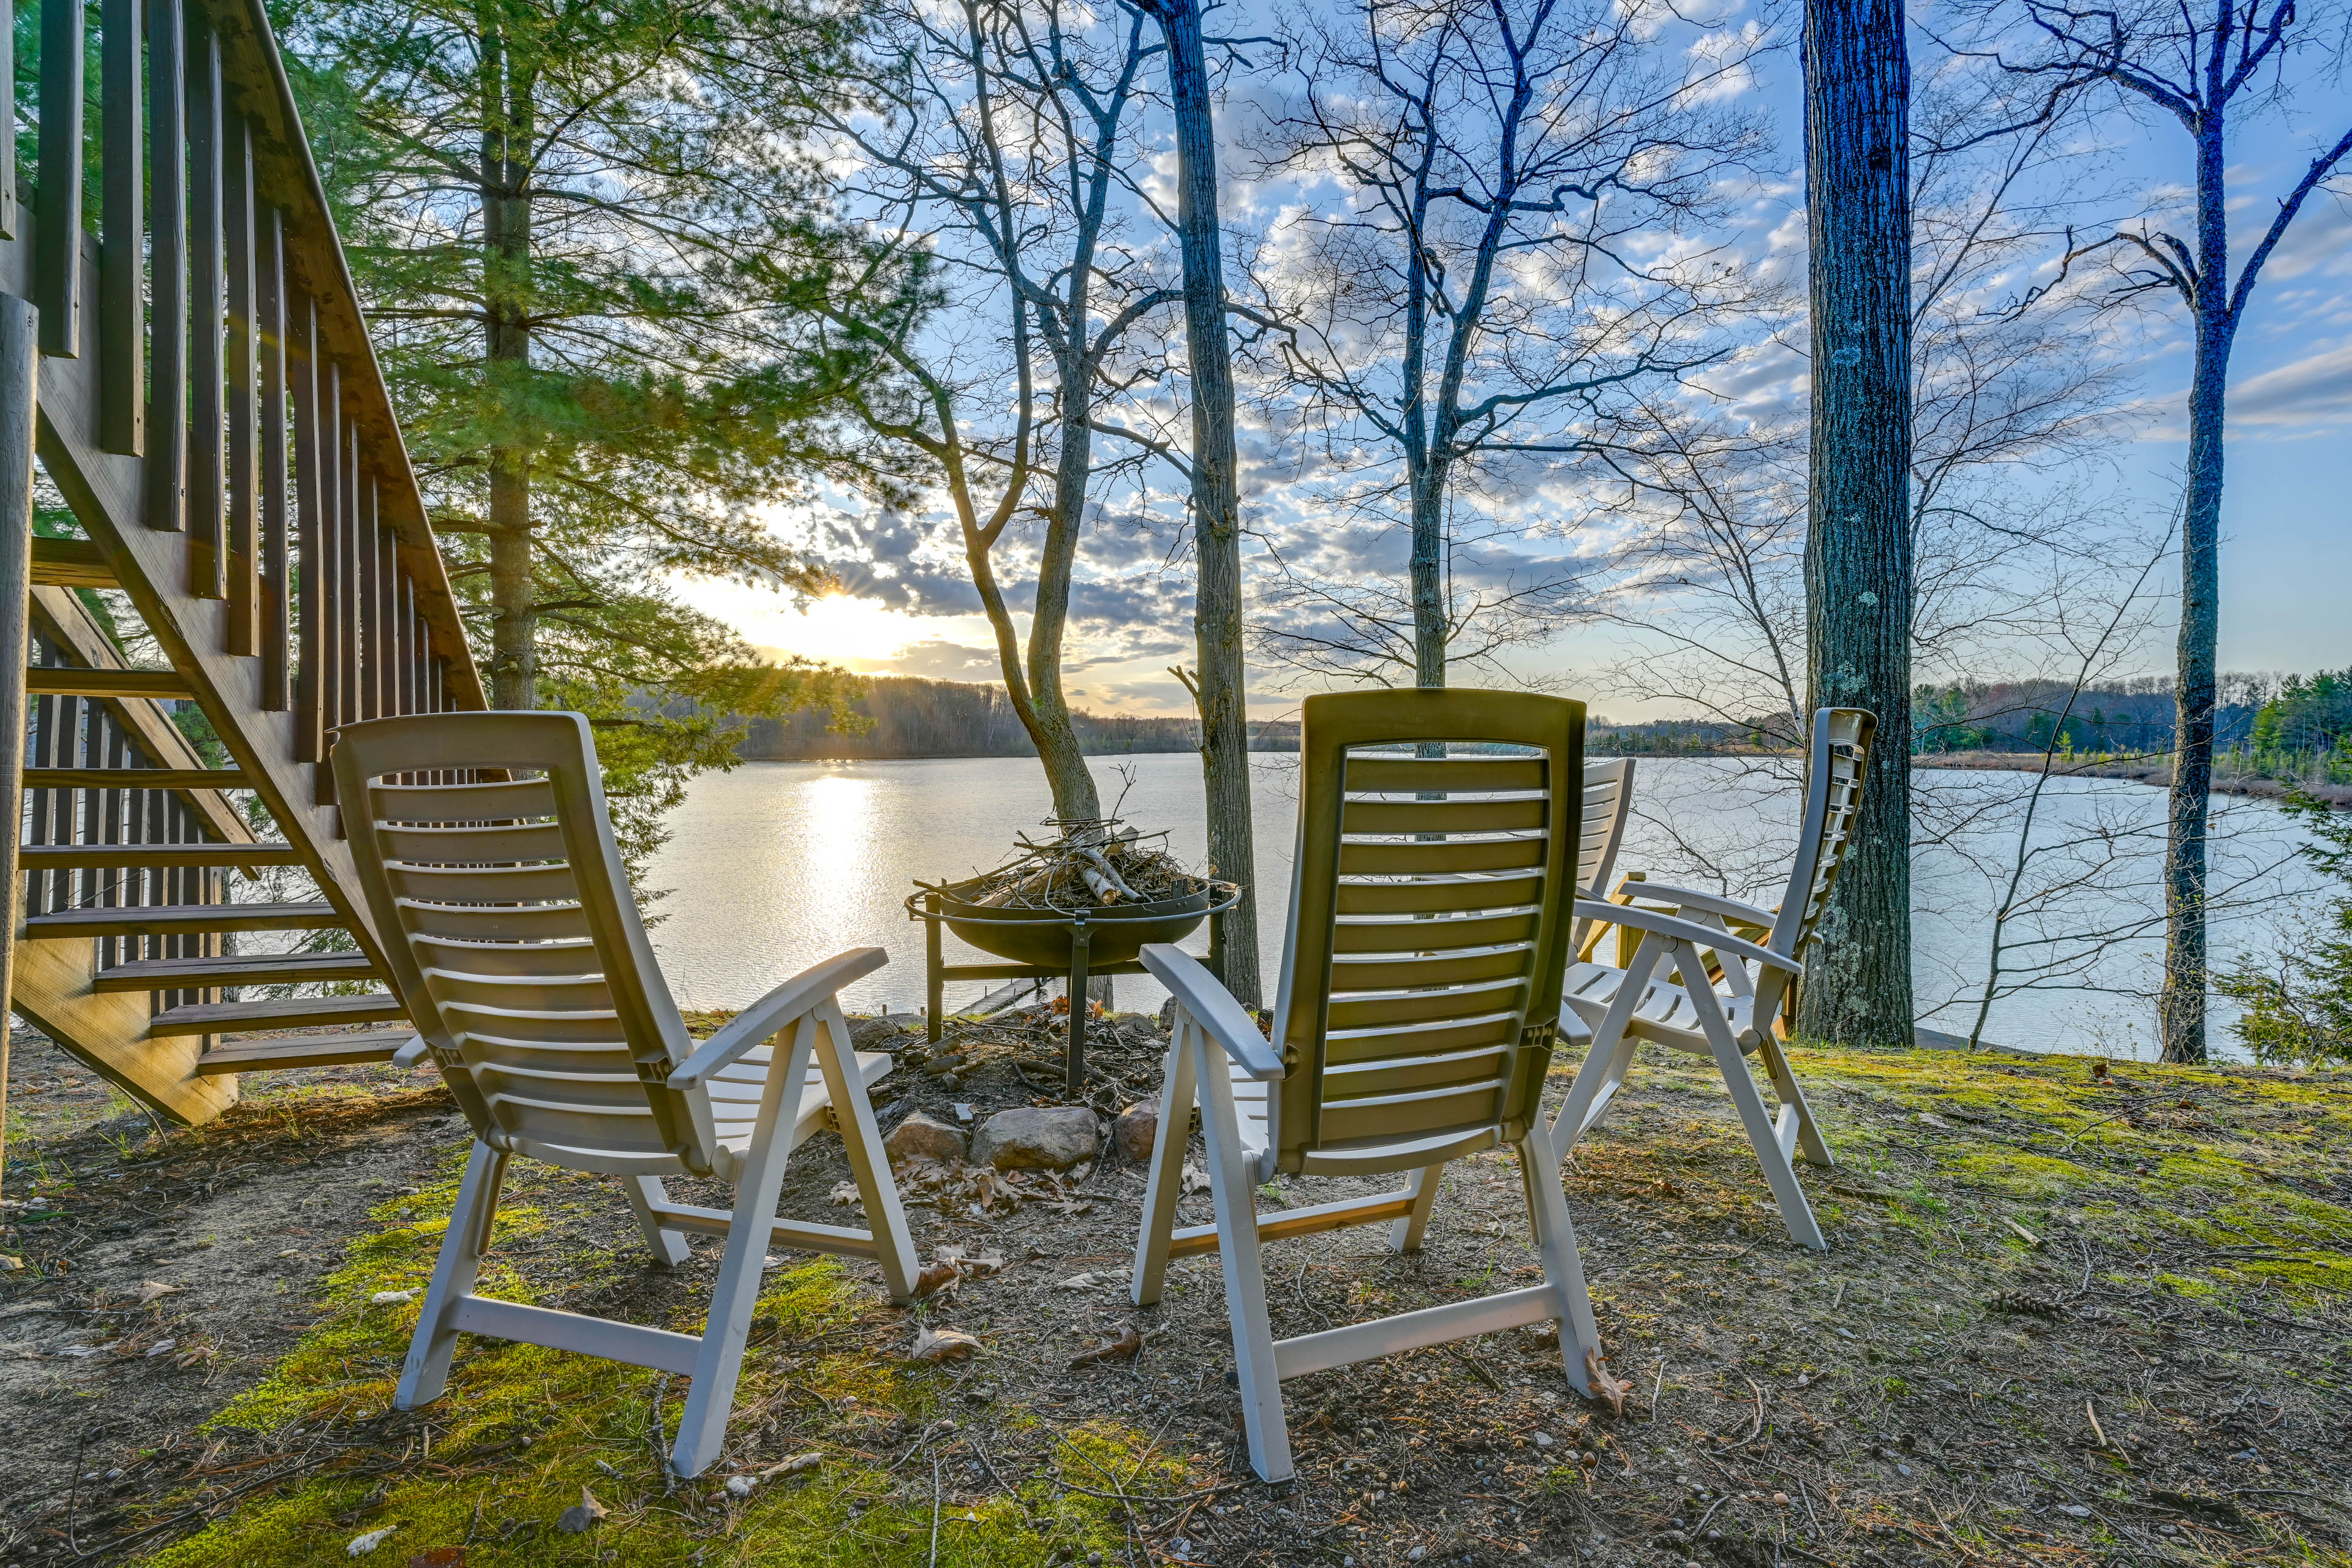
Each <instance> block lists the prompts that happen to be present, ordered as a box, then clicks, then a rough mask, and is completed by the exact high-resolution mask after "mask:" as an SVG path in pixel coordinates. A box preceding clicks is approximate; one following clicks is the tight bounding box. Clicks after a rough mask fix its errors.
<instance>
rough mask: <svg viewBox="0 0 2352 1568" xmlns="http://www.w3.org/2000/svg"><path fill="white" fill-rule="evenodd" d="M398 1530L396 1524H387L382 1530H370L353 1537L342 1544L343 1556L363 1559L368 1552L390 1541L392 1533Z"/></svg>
mask: <svg viewBox="0 0 2352 1568" xmlns="http://www.w3.org/2000/svg"><path fill="white" fill-rule="evenodd" d="M399 1528H400V1526H398V1525H396V1524H387V1525H385V1526H384V1527H383V1529H382V1530H371V1531H368V1532H367V1533H366V1534H365V1535H354V1536H352V1538H351V1539H350V1540H349V1541H347V1542H343V1555H344V1556H346V1557H365V1556H366V1555H367V1554H368V1553H369V1552H373V1551H374V1550H375V1549H376V1548H377V1547H379V1546H382V1545H383V1543H384V1542H387V1541H389V1540H391V1539H392V1532H393V1531H395V1530H398V1529H399Z"/></svg>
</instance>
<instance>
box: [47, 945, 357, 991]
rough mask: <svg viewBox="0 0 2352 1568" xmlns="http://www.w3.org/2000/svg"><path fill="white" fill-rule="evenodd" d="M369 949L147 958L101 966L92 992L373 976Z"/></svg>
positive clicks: (92, 981) (179, 988)
mask: <svg viewBox="0 0 2352 1568" xmlns="http://www.w3.org/2000/svg"><path fill="white" fill-rule="evenodd" d="M375 977H376V973H375V964H374V963H373V961H372V960H371V959H370V958H369V957H368V955H367V954H366V953H364V952H250V953H231V954H229V955H227V956H226V957H223V958H142V959H138V960H135V961H133V962H132V963H118V964H116V965H115V966H114V967H113V968H111V969H101V970H100V971H99V972H98V973H97V975H96V977H95V978H93V979H92V980H91V981H90V985H89V988H90V989H91V990H92V991H194V990H200V989H203V988H204V987H206V986H212V985H286V984H293V983H294V982H297V981H305V980H373V979H374V978H375Z"/></svg>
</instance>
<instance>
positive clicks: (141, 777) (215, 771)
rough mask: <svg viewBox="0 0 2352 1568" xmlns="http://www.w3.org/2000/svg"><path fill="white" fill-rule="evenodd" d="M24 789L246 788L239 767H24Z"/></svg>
mask: <svg viewBox="0 0 2352 1568" xmlns="http://www.w3.org/2000/svg"><path fill="white" fill-rule="evenodd" d="M25 787H26V789H250V788H252V787H253V781H252V780H250V779H248V778H247V777H246V773H245V770H244V769H243V768H26V770H25Z"/></svg>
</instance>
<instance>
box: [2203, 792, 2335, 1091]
mask: <svg viewBox="0 0 2352 1568" xmlns="http://www.w3.org/2000/svg"><path fill="white" fill-rule="evenodd" d="M2284 804H2285V806H2286V810H2287V812H2288V814H2289V815H2290V816H2294V818H2295V819H2296V821H2297V822H2298V823H2299V824H2300V825H2301V826H2303V827H2304V829H2305V831H2306V832H2308V833H2309V834H2310V835H2311V837H2312V841H2311V842H2310V843H2308V844H2305V846H2303V854H2304V858H2305V859H2306V860H2308V861H2309V862H2310V863H2311V865H2312V867H2313V868H2314V869H2315V870H2317V871H2319V872H2321V873H2322V874H2323V875H2325V876H2326V877H2328V878H2330V879H2333V880H2334V881H2335V882H2336V884H2337V885H2338V886H2339V887H2340V888H2342V889H2345V891H2344V892H2339V893H2338V894H2337V896H2336V900H2335V901H2334V903H2333V904H2332V906H2331V907H2330V908H2329V910H2328V911H2327V913H2326V916H2324V917H2323V918H2322V919H2321V920H2320V921H2315V922H2314V927H2313V929H2312V930H2311V931H2310V932H2309V933H2308V937H2307V940H2306V941H2305V942H2304V943H2303V944H2302V945H2301V946H2300V947H2299V948H2297V949H2294V950H2291V951H2288V952H2280V953H2276V954H2274V955H2273V956H2272V957H2271V959H2270V960H2269V961H2268V962H2267V963H2259V962H2248V963H2242V964H2240V965H2239V966H2238V967H2237V968H2236V969H2234V970H2231V971H2229V972H2226V973H2222V974H2221V975H2218V976H2216V977H2215V980H2214V989H2215V990H2217V991H2219V992H2221V994H2222V995H2224V996H2227V997H2229V998H2230V999H2231V1001H2233V1002H2236V1003H2237V1004H2238V1005H2241V1006H2242V1007H2243V1008H2245V1010H2246V1011H2245V1014H2244V1016H2242V1017H2241V1018H2240V1019H2239V1020H2238V1021H2237V1023H2236V1024H2235V1025H2234V1026H2233V1028H2234V1031H2235V1033H2236V1034H2237V1037H2238V1038H2239V1039H2241V1040H2242V1041H2244V1042H2245V1044H2246V1047H2247V1048H2248V1049H2250V1050H2252V1052H2253V1053H2254V1059H2255V1060H2256V1061H2259V1062H2266V1063H2271V1064H2273V1065H2278V1066H2287V1067H2345V1066H2347V1065H2352V817H2347V816H2344V815H2343V814H2342V813H2341V812H2338V811H2336V810H2334V809H2332V808H2331V807H2330V806H2329V805H2328V804H2327V803H2326V801H2324V800H2320V799H2318V798H2316V797H2315V796H2313V795H2308V794H2306V793H2305V792H2304V791H2302V790H2300V789H2292V790H2289V791H2288V792H2287V797H2286V801H2285V803H2284Z"/></svg>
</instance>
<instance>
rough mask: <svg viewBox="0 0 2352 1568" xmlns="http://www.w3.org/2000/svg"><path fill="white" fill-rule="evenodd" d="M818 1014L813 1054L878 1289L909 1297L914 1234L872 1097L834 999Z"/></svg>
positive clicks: (916, 1270)
mask: <svg viewBox="0 0 2352 1568" xmlns="http://www.w3.org/2000/svg"><path fill="white" fill-rule="evenodd" d="M817 1017H818V1019H819V1021H820V1023H821V1025H822V1026H823V1027H824V1041H825V1043H824V1045H823V1046H821V1047H819V1048H818V1050H817V1053H816V1056H817V1067H818V1068H819V1070H821V1071H822V1072H823V1073H824V1087H825V1091H826V1093H827V1094H828V1095H830V1096H831V1097H832V1100H833V1119H834V1121H835V1123H836V1124H837V1125H838V1126H839V1127H840V1129H841V1146H842V1148H843V1149H844V1150H845V1152H847V1153H848V1155H849V1171H850V1174H851V1175H852V1176H854V1177H856V1181H857V1195H858V1197H859V1198H860V1199H862V1200H863V1201H864V1203H865V1205H866V1225H867V1226H868V1227H869V1228H870V1229H871V1230H872V1231H873V1233H874V1248H875V1255H876V1257H877V1259H878V1260H879V1261H880V1262H881V1265H882V1283H883V1287H884V1288H885V1289H887V1290H888V1291H889V1293H890V1300H893V1301H898V1302H901V1303H904V1302H908V1301H911V1300H914V1299H915V1278H916V1276H917V1275H919V1274H920V1273H921V1272H922V1265H921V1264H920V1263H919V1261H917V1259H916V1257H915V1237H914V1233H913V1232H911V1231H909V1230H908V1228H907V1211H906V1210H905V1209H904V1208H903V1207H901V1206H900V1205H899V1203H898V1182H897V1180H896V1179H895V1178H893V1177H892V1176H891V1174H890V1162H889V1159H888V1158H887V1156H886V1155H885V1154H884V1153H883V1152H882V1129H881V1128H880V1126H878V1125H877V1123H876V1122H875V1120H874V1101H873V1100H872V1099H871V1098H869V1097H868V1096H867V1094H866V1080H865V1079H864V1077H862V1076H861V1075H860V1074H859V1072H858V1070H857V1052H856V1047H853V1046H851V1044H850V1043H849V1020H848V1019H847V1018H845V1017H843V1016H842V1014H841V1004H840V1003H839V1002H838V1001H835V1002H829V1003H827V1004H826V1005H824V1006H823V1007H821V1008H819V1009H818V1010H817Z"/></svg>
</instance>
